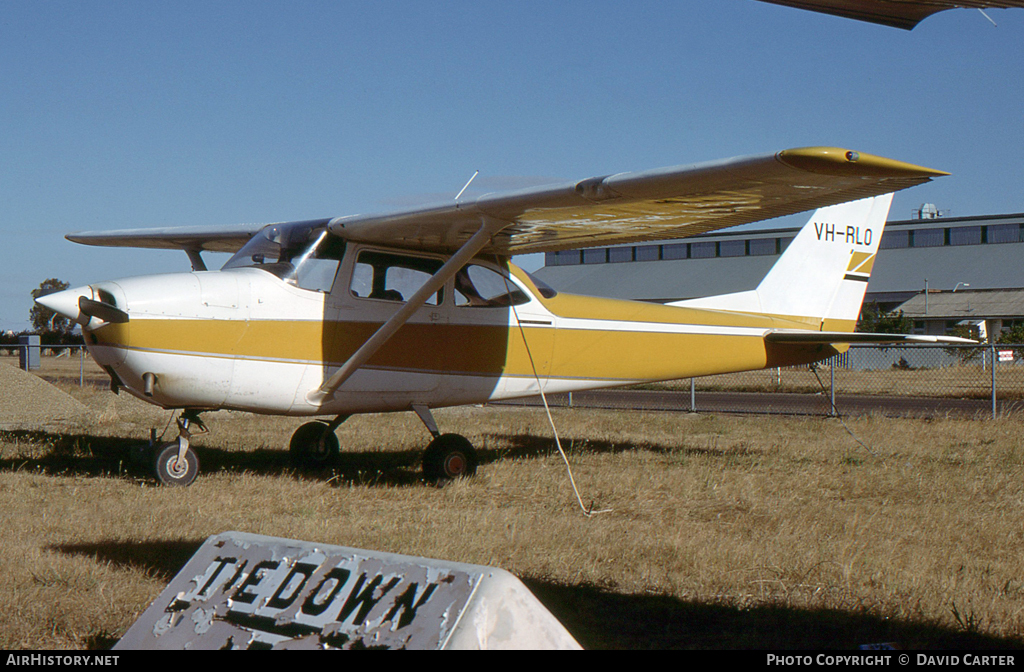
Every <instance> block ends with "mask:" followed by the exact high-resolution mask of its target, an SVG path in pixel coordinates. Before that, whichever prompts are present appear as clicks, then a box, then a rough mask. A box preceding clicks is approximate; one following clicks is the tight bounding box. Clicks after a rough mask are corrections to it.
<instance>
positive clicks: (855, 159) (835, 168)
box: [775, 147, 949, 179]
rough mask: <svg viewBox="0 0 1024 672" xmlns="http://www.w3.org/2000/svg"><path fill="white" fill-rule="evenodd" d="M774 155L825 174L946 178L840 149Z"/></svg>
mask: <svg viewBox="0 0 1024 672" xmlns="http://www.w3.org/2000/svg"><path fill="white" fill-rule="evenodd" d="M775 156H776V158H777V159H778V160H779V161H781V162H782V163H784V164H786V165H787V166H790V167H791V168H797V169H799V170H807V171H810V172H813V173H824V174H828V175H850V176H856V175H859V176H864V177H919V178H929V179H930V178H933V177H944V176H946V175H949V173H947V172H946V171H943V170H936V169H934V168H926V167H924V166H918V165H914V164H912V163H907V162H905V161H897V160H896V159H888V158H886V157H884V156H877V155H875V154H867V153H865V152H858V151H855V150H852V149H843V148H841V147H797V148H795V149H784V150H782V151H781V152H779V153H778V154H776V155H775Z"/></svg>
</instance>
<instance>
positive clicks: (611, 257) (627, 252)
mask: <svg viewBox="0 0 1024 672" xmlns="http://www.w3.org/2000/svg"><path fill="white" fill-rule="evenodd" d="M608 261H609V262H610V263H613V264H616V263H619V262H623V261H633V248H632V247H609V248H608Z"/></svg>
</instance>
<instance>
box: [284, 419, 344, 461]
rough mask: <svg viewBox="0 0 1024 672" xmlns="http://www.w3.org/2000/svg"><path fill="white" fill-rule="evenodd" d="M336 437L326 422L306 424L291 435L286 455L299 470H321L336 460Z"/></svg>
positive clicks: (338, 448) (338, 449) (337, 446)
mask: <svg viewBox="0 0 1024 672" xmlns="http://www.w3.org/2000/svg"><path fill="white" fill-rule="evenodd" d="M339 452H340V447H339V445H338V437H337V435H335V433H334V430H333V429H332V428H331V426H330V425H328V424H327V423H326V422H307V423H306V424H304V425H302V426H301V427H299V428H298V429H296V430H295V433H294V434H292V440H291V443H289V444H288V454H289V456H290V457H291V462H292V464H293V465H294V466H296V467H298V468H300V469H321V468H323V467H327V466H330V465H332V464H334V462H335V461H336V460H337V459H338V453H339Z"/></svg>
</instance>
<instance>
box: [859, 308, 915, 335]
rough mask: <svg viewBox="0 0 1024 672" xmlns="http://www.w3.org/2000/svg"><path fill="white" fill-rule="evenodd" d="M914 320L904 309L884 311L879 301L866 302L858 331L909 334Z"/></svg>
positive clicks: (912, 328)
mask: <svg viewBox="0 0 1024 672" xmlns="http://www.w3.org/2000/svg"><path fill="white" fill-rule="evenodd" d="M913 330H914V321H913V320H911V319H910V318H909V317H907V316H905V315H904V314H903V311H902V310H897V311H892V310H890V311H889V312H882V311H881V310H880V309H879V307H878V304H877V303H874V302H872V303H866V304H864V309H863V310H862V311H861V313H860V319H859V320H857V331H860V332H864V333H869V334H909V333H910V332H911V331H913Z"/></svg>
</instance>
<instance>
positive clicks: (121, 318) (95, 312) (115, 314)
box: [78, 296, 128, 324]
mask: <svg viewBox="0 0 1024 672" xmlns="http://www.w3.org/2000/svg"><path fill="white" fill-rule="evenodd" d="M78 309H79V310H80V311H82V314H83V315H88V316H89V317H95V318H97V319H100V320H103V321H104V322H112V323H115V324H124V323H125V322H127V321H128V313H126V312H124V311H123V310H121V309H120V308H116V307H114V306H112V305H110V304H109V303H103V302H101V301H93V300H92V299H89V298H86V297H84V296H80V297H78Z"/></svg>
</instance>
